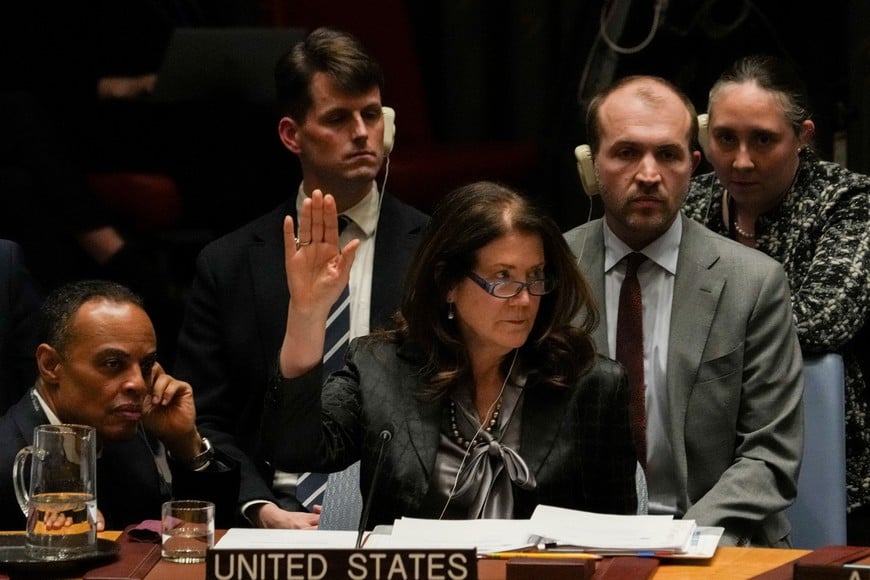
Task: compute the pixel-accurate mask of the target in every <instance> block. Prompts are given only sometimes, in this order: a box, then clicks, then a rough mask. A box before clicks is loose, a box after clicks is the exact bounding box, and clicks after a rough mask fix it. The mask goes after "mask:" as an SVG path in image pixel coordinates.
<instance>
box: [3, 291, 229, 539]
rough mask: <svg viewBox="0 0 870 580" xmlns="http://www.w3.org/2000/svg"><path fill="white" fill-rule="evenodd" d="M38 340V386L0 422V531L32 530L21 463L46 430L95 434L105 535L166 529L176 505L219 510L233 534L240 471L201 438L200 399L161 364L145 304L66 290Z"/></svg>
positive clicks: (49, 303)
mask: <svg viewBox="0 0 870 580" xmlns="http://www.w3.org/2000/svg"><path fill="white" fill-rule="evenodd" d="M39 336H40V340H41V341H42V342H41V343H40V344H39V346H38V347H37V349H36V362H37V369H38V372H39V376H38V377H37V379H36V384H35V385H34V387H33V388H32V389H30V391H29V392H27V393H26V394H25V395H24V396H23V397H22V398H21V399H20V400H19V401H18V402H17V403H16V404H15V405H14V406H13V407H11V408H10V409H9V411H8V412H7V413H6V414H5V415H4V416H3V417H0V441H2V442H3V446H2V449H0V529H17V530H21V529H24V525H25V519H24V515H23V514H22V511H21V509H20V507H19V506H18V504H17V503H16V500H15V493H14V492H13V489H12V463H13V460H14V458H15V454H16V453H17V451H18V450H19V449H20V448H22V447H24V446H26V445H30V444H31V443H32V442H33V429H34V427H36V426H37V425H42V424H47V423H52V424H59V423H76V424H81V425H90V426H92V427H94V428H95V429H96V432H97V437H98V443H99V445H100V447H99V451H98V461H97V507H98V509H99V510H100V513H101V514H102V519H103V521H101V522H100V524H99V526H98V527H99V528H101V529H102V528H109V529H121V528H124V527H126V526H128V525H130V524H133V523H138V522H140V521H142V520H144V519H157V518H159V517H160V505H161V503H162V502H164V501H166V500H168V499H170V498H171V497H175V498H197V499H206V500H209V501H214V502H215V503H216V509H215V516H216V522H217V525H218V527H228V520H229V519H230V518H231V517H232V514H233V512H234V507H235V502H236V498H237V496H238V489H239V469H238V465H237V464H236V463H235V462H234V461H232V460H231V459H229V458H227V457H225V456H223V455H222V454H221V453H219V452H217V451H216V450H215V449H214V448H212V446H211V444H210V443H209V442H208V440H206V439H205V438H203V437H202V436H200V434H199V431H198V430H197V428H196V409H195V408H194V403H193V389H192V388H191V386H190V385H189V384H188V383H186V382H183V381H179V380H177V379H175V378H174V377H172V376H170V375H169V374H167V373H166V372H165V371H164V370H163V368H162V367H161V366H160V363H158V362H157V341H156V338H155V333H154V327H153V325H152V324H151V319H150V318H149V317H148V314H147V313H146V312H145V310H144V308H143V306H142V301H141V299H140V298H139V297H138V296H137V295H136V294H134V293H133V292H132V291H130V290H129V289H128V288H126V287H125V286H121V285H120V284H116V283H114V282H108V281H102V280H86V281H79V282H72V283H69V284H66V285H64V286H61V287H59V288H58V289H56V290H55V291H53V292H52V293H51V294H50V295H49V296H48V297H47V298H46V299H45V302H44V303H43V306H42V319H41V326H40V333H39Z"/></svg>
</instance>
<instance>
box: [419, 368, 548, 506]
mask: <svg viewBox="0 0 870 580" xmlns="http://www.w3.org/2000/svg"><path fill="white" fill-rule="evenodd" d="M518 382H521V383H522V382H525V381H523V380H521V381H518ZM523 393H524V390H523V389H522V387H520V386H517V385H515V384H512V383H511V384H508V385H506V386H505V389H504V393H502V404H501V411H500V412H499V417H498V423H497V424H496V425H495V426H494V427H493V429H492V433H490V432H488V431H485V430H483V429H481V430H480V433H479V434H478V436H477V441H475V443H474V444H469V443H468V441H470V440H471V439H472V437H474V435H475V433H477V431H478V429H479V428H480V420H479V419H478V417H477V410H476V409H475V407H474V404H473V401H472V399H471V393H470V391H469V390H463V391H459V392H457V393H454V395H453V397H452V398H453V402H454V405H455V417H456V427H457V428H458V430H459V433H460V435H461V436H462V437H463V438H464V439H465V441H466V443H465V444H464V445H460V444H459V443H458V442H457V441H456V439H454V435H453V427H452V425H451V421H450V414H449V413H446V414H445V418H444V422H443V423H442V425H441V437H440V439H439V442H438V451H437V453H436V456H435V469H434V471H433V475H432V477H433V481H432V490H433V491H434V492H435V493H436V495H437V497H438V500H439V501H441V502H443V504H442V505H444V510H443V516H442V517H445V518H451V519H479V518H501V519H510V518H513V517H514V496H513V486H514V485H515V486H517V487H520V488H521V489H534V488H535V486H536V483H535V477H534V475H533V474H532V473H531V472H530V471H529V468H528V466H526V463H525V461H523V458H522V457H520V455H519V450H520V436H521V435H522V420H521V419H522V407H523ZM466 454H467V457H466ZM463 459H464V460H465V461H464V463H463ZM460 465H461V471H460ZM457 472H458V473H459V475H458V476H457ZM451 492H452V493H451Z"/></svg>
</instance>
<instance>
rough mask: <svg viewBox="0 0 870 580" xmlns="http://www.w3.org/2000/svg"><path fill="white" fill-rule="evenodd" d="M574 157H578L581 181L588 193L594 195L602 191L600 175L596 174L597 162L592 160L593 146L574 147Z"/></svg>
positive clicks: (578, 170)
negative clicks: (599, 183) (599, 182)
mask: <svg viewBox="0 0 870 580" xmlns="http://www.w3.org/2000/svg"><path fill="white" fill-rule="evenodd" d="M574 157H575V158H576V159H577V172H578V173H579V174H580V183H581V184H582V185H583V191H585V192H586V195H588V196H589V197H592V196H593V195H598V194H599V193H600V191H599V187H598V176H597V175H595V162H594V161H593V160H592V148H591V147H589V145H578V146H577V147H575V148H574Z"/></svg>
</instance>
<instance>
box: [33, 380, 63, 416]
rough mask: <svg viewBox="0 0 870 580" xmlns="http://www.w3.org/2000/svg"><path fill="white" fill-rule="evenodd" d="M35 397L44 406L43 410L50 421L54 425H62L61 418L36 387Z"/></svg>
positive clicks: (34, 390) (34, 389)
mask: <svg viewBox="0 0 870 580" xmlns="http://www.w3.org/2000/svg"><path fill="white" fill-rule="evenodd" d="M33 398H34V399H36V402H37V403H38V404H39V406H40V407H41V408H42V412H43V413H45V416H46V417H48V422H49V423H50V424H52V425H60V424H61V420H60V419H59V418H58V417H57V415H55V414H54V412H53V411H52V410H51V408H50V407H49V406H48V403H46V402H45V399H43V398H42V395H40V394H39V391H38V390H37V389H36V387H34V388H33Z"/></svg>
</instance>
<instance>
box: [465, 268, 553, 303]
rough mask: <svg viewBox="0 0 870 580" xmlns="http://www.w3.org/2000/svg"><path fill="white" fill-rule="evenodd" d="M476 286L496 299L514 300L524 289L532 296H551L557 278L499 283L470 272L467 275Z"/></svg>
mask: <svg viewBox="0 0 870 580" xmlns="http://www.w3.org/2000/svg"><path fill="white" fill-rule="evenodd" d="M467 276H468V277H469V278H471V279H472V280H473V281H474V282H475V284H477V285H478V286H480V287H481V288H483V289H484V290H486V292H487V293H489V294H492V295H493V296H495V297H496V298H513V297H514V296H516V295H517V294H519V293H520V292H522V291H523V288H525V289H526V290H528V291H529V294H531V295H532V296H543V295H544V294H549V293H550V292H552V291H553V290H555V288H556V279H555V278H537V279H535V280H529V281H528V282H520V281H519V280H498V281H497V282H488V281H486V280H484V279H483V278H481V277H480V276H478V275H477V274H475V273H474V272H469V273H468V274H467Z"/></svg>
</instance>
